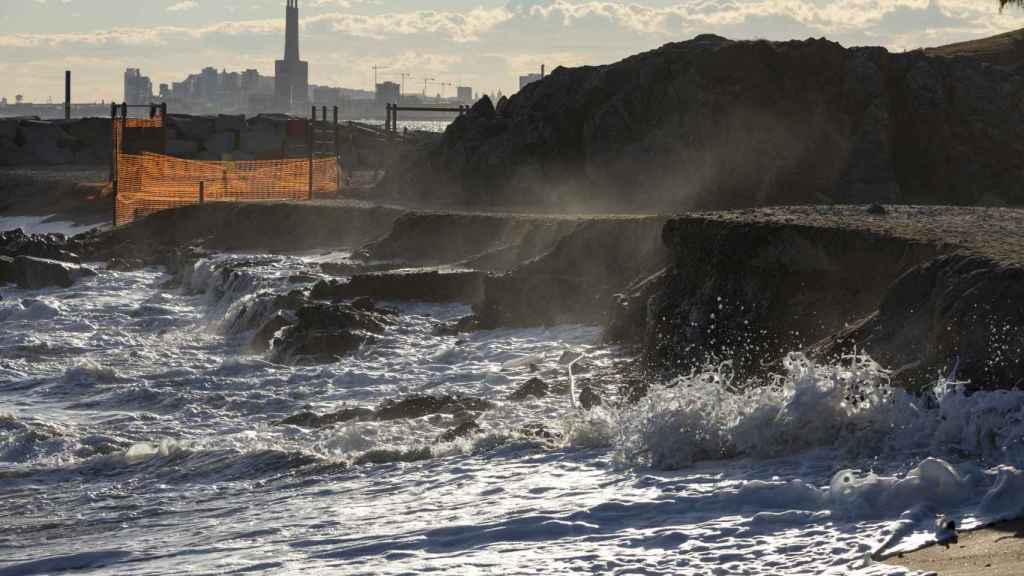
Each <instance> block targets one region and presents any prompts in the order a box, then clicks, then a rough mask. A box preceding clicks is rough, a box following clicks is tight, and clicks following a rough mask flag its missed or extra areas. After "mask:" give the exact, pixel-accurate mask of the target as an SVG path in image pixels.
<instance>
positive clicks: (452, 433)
mask: <svg viewBox="0 0 1024 576" xmlns="http://www.w3.org/2000/svg"><path fill="white" fill-rule="evenodd" d="M482 431H483V428H481V427H480V425H479V424H477V423H476V422H475V421H473V420H469V421H467V422H463V423H462V424H459V425H458V426H456V427H454V428H450V429H448V430H445V431H444V432H443V433H442V434H441V435H440V436H438V437H437V442H438V443H442V442H454V441H455V440H458V439H459V438H469V437H470V436H473V435H475V434H479V433H480V432H482Z"/></svg>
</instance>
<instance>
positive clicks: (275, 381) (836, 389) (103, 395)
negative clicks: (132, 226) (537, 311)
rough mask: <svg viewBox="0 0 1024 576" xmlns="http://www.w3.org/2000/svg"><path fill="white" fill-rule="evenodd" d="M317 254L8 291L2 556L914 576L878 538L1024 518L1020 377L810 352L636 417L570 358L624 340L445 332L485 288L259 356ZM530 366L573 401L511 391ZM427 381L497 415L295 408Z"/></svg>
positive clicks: (566, 329)
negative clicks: (300, 351) (952, 377)
mask: <svg viewBox="0 0 1024 576" xmlns="http://www.w3.org/2000/svg"><path fill="white" fill-rule="evenodd" d="M317 258H319V257H313V258H297V257H287V258H282V257H261V256H252V255H244V256H243V255H236V256H229V257H216V258H211V259H208V260H205V261H203V262H200V263H199V264H197V266H196V269H195V273H194V274H193V275H192V279H191V281H190V284H189V285H188V286H187V287H186V289H185V290H182V291H180V292H162V291H159V289H158V288H157V287H158V286H159V285H160V284H161V283H162V282H164V281H165V280H166V276H165V275H162V274H161V273H160V272H158V271H154V270H145V271H140V272H135V273H119V272H109V273H106V274H104V275H102V276H101V277H99V278H97V279H96V280H95V282H91V283H87V284H83V285H79V286H76V287H74V288H72V289H69V290H59V291H58V290H55V291H41V292H35V293H31V294H29V293H25V292H22V291H19V290H16V289H8V288H4V289H3V297H4V301H3V302H2V303H0V310H2V311H0V385H2V396H0V413H4V414H6V416H3V417H0V460H2V462H0V478H3V479H4V481H3V482H0V516H2V517H4V518H5V521H8V522H9V523H10V528H11V530H14V531H17V532H18V533H19V534H23V536H22V541H21V542H20V544H19V545H20V546H21V547H20V548H19V550H20V552H18V553H17V555H0V570H8V571H12V572H11V573H21V572H30V571H31V570H32V567H33V566H38V564H34V563H35V562H39V561H40V560H41V559H45V558H61V557H65V556H68V554H69V551H73V550H103V549H106V548H107V547H108V546H109V542H112V541H115V542H118V543H119V546H121V543H123V546H121V547H122V550H121V551H120V552H119V554H120V555H111V556H109V557H106V559H105V560H103V562H105V563H109V564H108V565H105V566H103V567H100V566H98V565H96V566H93V567H94V568H95V569H97V570H98V571H100V572H109V573H128V572H138V573H168V572H175V571H179V572H180V571H183V570H184V571H202V572H229V571H231V570H248V571H252V572H265V573H280V572H317V571H338V572H375V573H410V572H417V571H424V570H435V571H449V572H474V571H475V572H486V571H490V572H501V573H508V574H528V573H535V572H537V570H538V566H542V567H543V569H544V570H546V571H550V572H558V571H561V572H569V571H589V572H616V571H621V572H629V571H636V572H645V573H650V574H708V573H715V572H718V573H735V574H738V573H743V574H762V575H767V574H777V573H780V572H786V573H794V574H795V573H806V574H829V573H833V574H847V573H852V572H857V573H862V574H900V573H901V570H900V569H896V568H890V567H885V566H884V565H880V564H877V563H875V562H873V561H872V560H871V557H872V555H873V554H876V553H878V552H882V553H883V554H885V553H891V552H892V551H895V550H901V549H906V548H909V547H913V546H917V545H919V544H920V543H922V542H924V541H926V540H928V539H930V538H934V537H935V536H936V534H937V531H936V523H937V522H938V521H939V520H940V519H947V518H948V519H952V520H953V521H955V522H957V523H959V524H960V525H963V526H966V527H970V526H974V525H977V524H979V523H983V522H988V521H992V520H995V519H999V518H1003V517H1006V516H1008V515H1016V514H1019V513H1021V512H1024V503H1022V499H1021V496H1020V495H1021V494H1022V493H1024V479H1022V478H1024V477H1022V475H1021V473H1020V472H1019V469H1021V464H1022V463H1024V448H1022V446H1021V441H1022V438H1024V395H1022V393H1018V392H984V393H977V394H972V395H968V394H965V393H964V392H963V390H962V389H961V388H959V387H958V386H957V385H956V384H955V383H942V385H941V386H937V388H936V392H935V394H934V395H933V397H931V398H927V399H918V398H914V397H911V396H909V395H907V394H905V393H904V392H903V391H901V390H899V389H893V388H892V387H891V386H889V384H888V379H887V375H886V374H885V371H884V370H881V369H880V368H879V367H878V366H877V365H875V364H874V363H873V362H871V361H870V360H869V359H867V358H858V357H854V358H851V359H849V362H848V363H846V364H845V365H843V366H821V365H815V364H813V363H810V362H808V361H806V360H805V359H803V358H800V357H796V356H794V357H792V358H790V360H789V362H788V363H787V370H786V372H785V374H781V375H779V377H777V378H775V379H774V380H772V381H770V382H767V383H766V384H767V385H766V386H764V387H762V388H759V389H754V390H746V391H740V390H736V389H735V388H734V387H733V385H732V383H731V380H730V370H729V368H728V366H727V365H723V366H719V367H712V368H710V369H708V370H705V371H703V372H701V373H696V374H693V375H690V376H687V377H684V378H679V379H677V380H676V381H674V382H668V383H664V385H662V386H654V388H653V390H652V393H651V395H650V396H649V397H648V398H647V399H645V400H643V401H641V402H640V403H638V404H637V405H635V406H628V407H624V408H616V404H615V401H616V390H615V388H616V383H614V382H601V381H599V380H593V379H592V381H591V382H590V385H593V386H597V387H600V388H601V392H602V396H603V397H604V398H605V399H606V400H607V401H606V402H605V403H604V405H603V406H602V407H600V408H597V409H594V410H592V411H590V412H584V411H582V410H580V409H577V408H575V407H574V406H573V404H572V402H571V401H570V396H571V391H572V385H571V380H572V379H571V378H570V374H569V371H568V367H569V365H570V364H571V363H572V362H573V361H575V360H578V359H579V357H580V354H583V355H585V361H584V360H581V361H580V362H581V364H577V365H576V367H577V368H579V369H580V370H581V373H582V374H583V375H581V373H575V375H576V376H577V377H578V378H582V377H584V375H585V374H586V370H587V367H586V366H584V364H586V365H589V366H590V367H595V366H596V367H603V366H607V365H608V363H610V362H611V361H612V360H614V359H615V358H617V355H618V354H619V352H618V351H617V350H615V349H614V348H608V347H605V346H602V345H601V344H600V331H599V330H598V329H596V328H594V327H585V326H561V327H553V328H544V329H529V330H496V331H484V332H477V333H474V334H469V335H463V336H460V337H458V338H456V337H450V336H438V335H436V334H435V333H434V328H435V326H436V325H437V324H438V323H439V322H443V321H448V320H451V319H454V318H458V317H461V316H464V315H465V314H467V313H469V309H468V307H466V306H462V305H425V304H415V305H407V304H401V303H388V304H389V305H391V304H393V305H395V306H397V307H399V308H400V309H401V311H402V314H401V315H400V316H399V317H398V318H397V325H396V326H394V327H393V328H391V329H390V330H389V331H388V332H387V334H385V335H384V336H382V337H380V338H379V339H378V341H377V342H376V343H375V344H374V345H373V346H371V347H368V348H367V349H366V350H364V351H363V352H361V353H360V354H358V355H354V356H350V357H347V358H344V359H342V360H340V361H339V362H337V363H334V364H329V365H325V366H316V367H292V366H281V365H276V364H272V363H270V362H267V361H266V359H265V358H263V357H261V356H258V355H250V354H249V353H248V352H247V351H246V350H245V348H244V340H245V338H234V336H238V335H244V333H245V332H246V331H247V330H249V329H251V328H252V327H253V326H254V325H256V324H259V323H260V321H261V320H262V319H263V318H264V316H265V315H266V314H268V313H269V310H270V307H261V304H260V303H261V302H265V301H266V300H265V298H266V296H265V295H271V296H272V295H274V294H282V293H285V292H286V291H287V290H289V289H291V288H292V287H293V286H292V285H291V284H289V282H288V276H289V275H291V274H294V273H296V272H308V271H309V269H310V267H311V266H313V265H315V264H316V263H317V262H318V260H317ZM226 268H231V269H233V270H235V272H233V273H224V272H223V270H225V269H226ZM26 298H29V300H26ZM31 299H34V300H31ZM34 302H38V303H41V304H37V303H34ZM26 319H31V321H29V322H26V321H25V320H26ZM225 335H227V336H228V337H226V338H225ZM566 349H570V350H572V353H571V354H566V353H564V352H563V351H564V350H566ZM532 377H541V378H542V379H544V380H545V381H547V382H548V383H549V384H550V385H551V387H552V394H551V395H549V396H547V397H544V398H539V399H532V400H530V401H526V402H510V401H508V400H507V398H508V396H509V394H510V393H511V392H512V391H513V390H515V389H516V388H517V387H518V386H519V385H520V384H521V383H523V382H524V381H526V380H527V379H529V378H532ZM406 394H452V395H464V396H470V397H475V398H483V399H487V400H490V401H492V402H494V403H496V404H497V408H495V409H493V410H490V411H487V412H484V413H483V414H481V415H480V416H479V417H478V418H477V420H476V421H477V424H478V425H479V426H480V428H481V430H480V431H479V432H477V433H471V434H469V435H468V436H467V437H464V438H459V439H455V440H452V441H449V442H439V441H438V439H439V437H440V436H441V435H442V434H443V433H444V432H446V431H447V430H450V429H452V428H453V427H455V426H456V424H458V422H459V421H458V420H457V419H456V417H455V416H453V415H432V416H427V417H423V418H418V419H413V420H395V421H391V422H377V421H352V422H346V423H339V424H336V425H334V426H330V427H325V428H322V429H306V428H303V427H299V426H279V425H276V424H275V423H276V422H278V421H280V420H281V419H283V418H286V417H288V416H290V415H293V414H297V413H300V412H305V411H311V412H314V413H317V414H329V413H332V412H335V411H338V410H340V409H341V408H344V407H357V406H358V407H362V408H371V409H372V408H374V407H376V406H378V405H379V404H380V403H381V402H383V401H384V400H387V399H393V398H397V397H401V396H403V395H406ZM559 432H561V433H562V434H561V435H560V434H559ZM560 438H562V439H561V440H560ZM353 463H355V464H356V465H352V464H353ZM54 486H59V489H54V488H53V487H54ZM55 518H56V519H57V520H54V519H55ZM96 526H104V529H103V530H97V529H95V527H96ZM185 553H187V555H188V556H187V557H188V563H187V566H185V565H184V564H183V563H182V561H181V558H182V554H185ZM90 558H91V557H90ZM382 558H385V559H386V560H387V562H386V563H382V561H381V559H382ZM126 559H130V560H131V563H127V564H120V562H122V561H125V562H127V561H128V560H126ZM77 561H78V560H76V559H74V558H72V563H74V562H77ZM90 561H91V560H90ZM90 566H92V565H90Z"/></svg>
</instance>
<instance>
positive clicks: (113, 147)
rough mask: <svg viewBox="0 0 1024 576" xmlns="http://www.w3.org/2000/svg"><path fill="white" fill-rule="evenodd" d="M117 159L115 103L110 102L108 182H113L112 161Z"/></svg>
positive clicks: (113, 167) (113, 166) (113, 169)
mask: <svg viewBox="0 0 1024 576" xmlns="http://www.w3.org/2000/svg"><path fill="white" fill-rule="evenodd" d="M116 160H117V104H114V103H113V102H111V103H110V183H111V184H113V183H114V172H115V165H114V162H115V161H116Z"/></svg>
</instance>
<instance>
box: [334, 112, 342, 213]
mask: <svg viewBox="0 0 1024 576" xmlns="http://www.w3.org/2000/svg"><path fill="white" fill-rule="evenodd" d="M338 134H339V132H338V107H337V106H335V107H334V174H335V175H336V176H337V180H336V183H337V184H336V185H335V187H334V193H335V194H337V193H338V192H339V191H341V146H340V145H339V142H338V138H339V136H338Z"/></svg>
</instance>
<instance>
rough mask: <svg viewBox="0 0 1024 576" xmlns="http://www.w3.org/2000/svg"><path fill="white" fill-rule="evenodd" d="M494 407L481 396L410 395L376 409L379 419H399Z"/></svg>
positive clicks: (477, 410)
mask: <svg viewBox="0 0 1024 576" xmlns="http://www.w3.org/2000/svg"><path fill="white" fill-rule="evenodd" d="M493 408H494V403H492V402H490V401H487V400H483V399H480V398H464V397H458V396H447V395H445V396H426V395H424V396H409V397H407V398H402V399H400V400H388V401H387V402H385V403H384V404H382V405H381V406H380V407H379V408H378V409H377V411H376V414H375V416H374V417H375V418H376V419H377V420H398V419H407V418H422V417H423V416H429V415H431V414H465V413H472V412H484V411H486V410H491V409H493Z"/></svg>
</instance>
